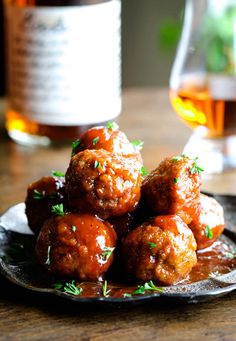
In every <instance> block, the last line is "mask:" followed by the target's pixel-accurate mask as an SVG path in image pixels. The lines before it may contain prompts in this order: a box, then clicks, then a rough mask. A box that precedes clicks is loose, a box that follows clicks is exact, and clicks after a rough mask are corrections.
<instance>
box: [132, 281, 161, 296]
mask: <svg viewBox="0 0 236 341" xmlns="http://www.w3.org/2000/svg"><path fill="white" fill-rule="evenodd" d="M146 291H157V292H160V293H161V292H163V289H162V288H158V287H156V286H155V284H154V283H153V281H149V282H146V283H144V285H139V286H138V288H137V289H136V290H134V292H133V293H132V295H143V294H145V293H146Z"/></svg>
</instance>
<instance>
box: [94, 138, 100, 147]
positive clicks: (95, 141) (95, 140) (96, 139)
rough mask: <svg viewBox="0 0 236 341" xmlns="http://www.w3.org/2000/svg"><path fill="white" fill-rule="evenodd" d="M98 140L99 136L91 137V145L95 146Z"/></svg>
mask: <svg viewBox="0 0 236 341" xmlns="http://www.w3.org/2000/svg"><path fill="white" fill-rule="evenodd" d="M98 141H99V136H97V137H95V138H94V139H93V145H94V146H95V145H96V144H97V143H98Z"/></svg>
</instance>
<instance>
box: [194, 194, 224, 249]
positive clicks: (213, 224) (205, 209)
mask: <svg viewBox="0 0 236 341" xmlns="http://www.w3.org/2000/svg"><path fill="white" fill-rule="evenodd" d="M189 227H190V228H191V230H192V231H193V234H194V236H195V239H196V241H197V248H198V249H204V248H206V247H208V246H210V245H211V244H213V243H214V241H215V240H216V238H217V237H218V236H219V235H220V234H221V233H222V232H223V230H224V211H223V207H222V206H221V205H220V204H219V203H218V202H217V201H216V200H215V199H214V198H210V197H208V196H207V195H204V194H201V213H200V216H199V218H198V219H195V220H193V221H192V222H191V224H190V225H189Z"/></svg>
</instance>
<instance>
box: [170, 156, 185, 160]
mask: <svg viewBox="0 0 236 341" xmlns="http://www.w3.org/2000/svg"><path fill="white" fill-rule="evenodd" d="M183 157H184V156H182V155H181V156H173V157H172V161H174V162H177V161H179V160H182V159H183Z"/></svg>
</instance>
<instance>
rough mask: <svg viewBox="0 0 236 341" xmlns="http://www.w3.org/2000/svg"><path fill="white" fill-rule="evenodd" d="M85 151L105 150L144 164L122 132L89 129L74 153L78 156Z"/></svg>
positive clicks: (103, 128)
mask: <svg viewBox="0 0 236 341" xmlns="http://www.w3.org/2000/svg"><path fill="white" fill-rule="evenodd" d="M85 149H105V150H107V151H108V152H111V153H114V154H118V155H122V156H125V157H134V158H136V159H137V161H139V162H140V163H141V164H142V157H141V154H140V152H139V150H138V149H137V148H135V147H134V146H133V145H132V143H130V141H129V140H128V138H127V136H126V135H125V134H124V133H123V132H122V131H120V130H112V129H109V128H107V127H102V126H99V127H94V128H91V129H88V130H87V131H86V132H85V133H84V134H83V135H82V136H81V138H80V140H79V142H78V146H77V147H76V148H75V150H74V151H73V153H74V154H76V153H79V152H81V151H83V150H85ZM141 166H142V165H140V168H141Z"/></svg>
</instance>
